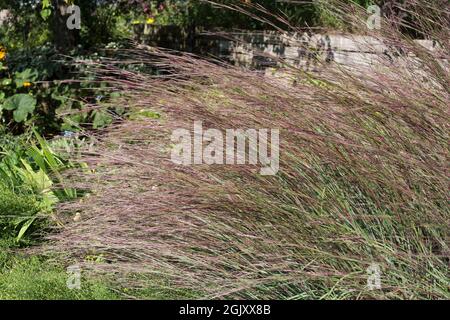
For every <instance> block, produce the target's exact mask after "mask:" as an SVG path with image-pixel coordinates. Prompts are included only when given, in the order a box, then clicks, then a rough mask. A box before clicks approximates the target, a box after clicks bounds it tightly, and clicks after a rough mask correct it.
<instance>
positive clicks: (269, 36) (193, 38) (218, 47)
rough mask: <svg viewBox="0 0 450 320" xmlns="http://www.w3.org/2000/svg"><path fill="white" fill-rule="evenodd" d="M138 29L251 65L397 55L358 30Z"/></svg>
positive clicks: (158, 40)
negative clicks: (355, 32)
mask: <svg viewBox="0 0 450 320" xmlns="http://www.w3.org/2000/svg"><path fill="white" fill-rule="evenodd" d="M137 34H139V36H138V41H140V42H144V43H146V44H149V45H154V46H161V47H166V48H171V49H176V50H186V51H192V52H195V53H199V54H204V55H208V56H215V57H218V58H221V59H224V60H228V61H230V62H232V63H234V64H236V65H242V66H247V67H251V68H254V69H266V68H270V67H276V66H279V65H281V64H286V63H288V64H293V65H295V66H297V67H301V68H304V69H306V70H314V69H315V68H316V65H317V62H318V61H325V62H330V63H331V62H335V63H339V64H343V65H346V66H364V65H365V64H370V63H373V62H374V61H377V60H378V59H380V57H384V58H388V59H395V56H396V55H399V54H402V52H400V51H399V50H397V49H396V48H395V47H393V46H388V45H386V44H385V43H382V42H380V41H379V40H377V39H375V38H371V37H368V36H358V35H337V34H329V35H327V34H308V33H306V32H305V33H290V34H289V33H280V32H275V31H261V32H253V31H252V32H251V31H241V32H206V31H201V30H200V31H199V30H195V32H194V31H193V30H191V31H186V30H183V29H180V28H177V27H170V26H168V27H158V26H146V27H145V28H144V30H141V31H140V32H137ZM416 41H417V42H418V43H420V44H421V45H423V46H424V47H426V48H427V49H429V50H436V49H437V45H436V44H435V43H433V41H429V40H416Z"/></svg>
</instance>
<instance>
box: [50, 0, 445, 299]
mask: <svg viewBox="0 0 450 320" xmlns="http://www.w3.org/2000/svg"><path fill="white" fill-rule="evenodd" d="M443 2H444V1H414V0H410V1H403V2H402V3H398V4H397V5H396V8H395V10H396V11H395V12H396V14H398V12H405V13H407V14H408V16H407V18H405V19H403V20H399V19H396V17H397V16H396V15H391V16H390V17H389V18H383V21H382V26H381V29H378V30H368V29H367V26H366V19H367V13H366V10H365V8H361V7H358V6H356V5H351V4H348V2H347V1H326V2H322V4H323V5H324V6H326V7H324V9H326V10H328V12H329V13H330V14H332V15H333V16H334V17H335V19H338V20H340V21H341V22H342V24H344V25H346V26H347V29H348V30H349V29H351V31H352V33H351V34H347V35H346V36H348V37H349V38H350V39H353V40H354V41H355V43H357V44H358V45H360V46H361V50H364V51H365V52H369V53H371V54H370V55H369V54H368V55H369V56H370V57H369V58H370V59H368V60H364V61H363V62H365V63H358V64H354V65H353V66H351V67H349V66H344V65H339V64H337V63H331V64H325V63H322V62H321V61H317V64H318V66H319V68H318V70H319V72H308V71H305V70H304V69H303V68H301V67H298V66H295V65H292V64H289V63H288V62H286V61H283V58H276V57H273V59H276V60H277V61H278V62H279V63H280V64H281V65H282V66H283V67H282V68H281V70H280V73H282V74H284V75H285V76H286V77H295V79H296V84H295V85H293V84H286V83H285V82H282V81H280V80H279V79H277V78H274V77H269V76H264V75H261V73H258V72H253V71H250V70H246V69H244V68H239V67H233V66H229V65H226V64H223V63H221V62H219V61H211V60H205V59H202V58H198V57H196V56H194V55H191V54H187V53H177V52H171V51H167V50H162V49H156V48H145V47H141V48H138V49H136V50H133V51H129V52H125V54H126V55H127V56H128V60H127V63H130V64H132V63H136V64H137V63H144V64H147V65H149V66H151V67H154V68H157V69H158V70H160V72H159V73H158V74H157V75H149V74H144V73H136V72H128V71H122V70H121V69H119V68H117V67H116V64H118V63H123V61H117V62H115V61H111V60H109V61H106V62H105V63H103V64H99V65H97V72H99V73H101V74H102V80H104V81H108V82H109V83H111V84H112V90H115V91H118V92H121V97H120V98H119V100H118V101H116V102H115V103H116V104H117V103H121V105H123V106H124V107H126V108H127V110H128V112H129V114H130V115H131V116H130V118H129V119H128V120H125V121H123V122H121V123H118V124H116V125H114V126H113V127H110V128H108V129H106V130H105V131H104V132H102V133H101V134H99V135H96V137H95V139H96V150H95V151H92V150H91V151H89V152H87V153H86V154H85V157H84V159H83V161H85V162H87V163H89V165H90V168H92V169H95V172H92V173H86V172H85V173H80V174H79V176H78V177H77V179H74V184H75V185H78V186H81V187H83V188H89V189H91V190H92V194H91V195H90V196H89V197H88V198H84V199H83V200H82V201H77V202H73V203H69V204H66V205H65V206H64V207H63V208H61V210H62V211H67V212H79V213H80V214H81V218H80V219H77V221H76V222H72V221H68V223H67V224H66V226H65V227H64V228H61V229H60V230H59V232H58V233H56V234H54V235H53V236H52V237H51V240H52V241H51V243H50V246H49V249H52V250H57V251H61V252H66V253H68V254H70V255H71V256H72V258H73V257H78V259H79V260H82V259H84V258H85V257H86V256H87V255H101V256H102V257H103V261H102V262H101V263H95V264H92V263H86V265H85V266H84V267H85V268H88V269H92V270H94V271H100V272H114V273H116V274H117V278H118V279H122V280H121V281H125V282H126V283H127V285H130V284H132V285H133V286H136V287H140V286H153V285H154V286H161V287H167V286H168V287H169V288H173V289H174V290H193V291H195V292H196V293H197V294H198V296H199V297H205V298H251V299H262V298H265V299H270V298H273V299H360V298H375V299H381V298H386V299H403V298H412V299H444V298H447V299H448V298H449V297H450V294H449V287H448V274H449V273H448V272H449V249H448V245H449V239H448V236H449V207H448V177H447V162H446V160H447V159H448V156H449V149H448V138H449V137H448V101H449V89H448V88H449V86H448V84H449V76H448V58H449V55H448V52H449V42H448V39H449V37H448V31H449V30H448V18H449V9H448V7H447V6H445V5H441V4H442V3H443ZM259 9H260V10H263V8H259ZM243 10H245V9H243ZM280 19H281V20H284V19H285V18H284V17H282V18H280ZM281 20H280V21H281ZM405 21H406V22H405ZM405 27H407V29H408V28H414V29H416V30H418V31H420V33H421V37H422V38H423V39H430V40H432V41H434V42H435V43H437V45H436V46H435V47H434V48H432V49H427V48H425V47H423V45H422V43H421V42H418V41H414V40H413V37H416V36H417V34H416V33H415V34H414V35H410V33H408V30H406V31H405ZM287 28H289V27H287ZM380 48H381V49H380ZM363 58H364V57H363ZM149 114H151V115H155V114H157V115H158V116H157V117H155V116H148V115H149ZM196 120H201V121H203V123H204V128H205V129H207V128H216V129H219V130H225V129H227V128H244V129H245V128H256V129H258V128H279V129H280V140H281V146H280V170H279V172H278V174H277V175H275V176H261V175H260V174H259V170H258V168H257V167H256V166H254V165H244V166H230V165H204V164H203V165H195V166H177V165H175V164H173V163H172V162H171V161H170V146H171V141H170V134H171V132H172V130H174V129H175V128H186V129H190V128H192V126H193V122H194V121H196ZM374 263H375V264H377V265H378V266H379V267H380V271H381V274H380V276H381V277H380V280H381V289H375V290H370V289H373V288H370V287H368V286H367V284H368V277H370V275H369V274H368V273H367V270H368V268H369V266H371V265H372V264H374ZM136 275H138V276H136ZM144 278H145V279H147V280H145V281H144V280H143V279H144ZM148 279H150V280H148Z"/></svg>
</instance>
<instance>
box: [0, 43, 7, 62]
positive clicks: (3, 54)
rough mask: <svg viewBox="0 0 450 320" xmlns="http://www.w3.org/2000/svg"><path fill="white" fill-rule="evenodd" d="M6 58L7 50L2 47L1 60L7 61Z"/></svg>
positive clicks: (0, 48) (0, 51) (0, 47)
mask: <svg viewBox="0 0 450 320" xmlns="http://www.w3.org/2000/svg"><path fill="white" fill-rule="evenodd" d="M5 57H6V49H5V48H3V47H2V46H0V60H3V59H5Z"/></svg>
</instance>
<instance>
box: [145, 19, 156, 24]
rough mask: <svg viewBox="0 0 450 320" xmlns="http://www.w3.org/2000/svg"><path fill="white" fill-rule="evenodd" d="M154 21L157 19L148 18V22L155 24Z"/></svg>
mask: <svg viewBox="0 0 450 320" xmlns="http://www.w3.org/2000/svg"><path fill="white" fill-rule="evenodd" d="M154 22H155V19H153V18H148V19H147V24H153V23H154Z"/></svg>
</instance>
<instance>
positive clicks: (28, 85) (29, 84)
mask: <svg viewBox="0 0 450 320" xmlns="http://www.w3.org/2000/svg"><path fill="white" fill-rule="evenodd" d="M23 86H24V87H25V88H26V87H31V82H24V83H23Z"/></svg>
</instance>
